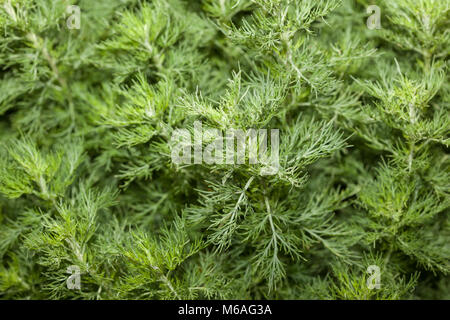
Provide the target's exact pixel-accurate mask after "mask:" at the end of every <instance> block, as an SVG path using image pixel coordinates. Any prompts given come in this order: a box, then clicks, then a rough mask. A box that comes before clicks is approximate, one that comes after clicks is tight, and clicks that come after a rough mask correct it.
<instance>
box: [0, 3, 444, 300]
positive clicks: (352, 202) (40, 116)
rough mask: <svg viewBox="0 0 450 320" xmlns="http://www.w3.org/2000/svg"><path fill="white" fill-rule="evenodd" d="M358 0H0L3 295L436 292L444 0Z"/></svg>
mask: <svg viewBox="0 0 450 320" xmlns="http://www.w3.org/2000/svg"><path fill="white" fill-rule="evenodd" d="M371 4H372V2H370V1H366V0H342V1H340V0H320V1H316V0H302V1H300V0H264V1H263V0H189V1H187V0H146V1H144V0H108V1H106V0H104V1H99V0H98V1H91V0H79V1H56V0H55V1H48V0H33V1H31V0H0V33H1V36H0V298H2V299H267V298H269V299H448V298H449V292H450V282H449V277H448V275H449V273H450V246H449V243H450V215H449V205H450V197H449V196H450V195H449V192H450V189H449V188H450V186H449V181H450V171H449V168H450V167H449V165H450V162H449V157H448V147H449V128H450V123H449V119H450V118H449V107H450V104H449V101H450V100H449V98H450V86H449V81H448V75H447V74H448V68H449V65H448V60H447V58H448V55H449V51H448V50H449V48H450V33H449V21H450V1H449V0H397V1H384V0H383V1H377V5H379V6H380V8H381V16H380V18H381V26H382V28H381V29H374V30H369V29H368V28H367V26H366V23H365V22H366V21H365V20H366V19H367V17H368V14H367V13H366V8H367V6H369V5H371ZM68 5H77V6H79V7H80V8H81V28H80V29H69V28H68V27H67V25H66V20H67V19H68V18H69V15H70V13H68V12H67V11H66V8H67V6H68ZM196 121H201V122H202V124H203V129H204V130H216V132H221V133H222V132H225V131H227V130H230V129H240V130H248V129H278V130H279V132H280V146H279V169H278V171H277V172H276V173H275V174H272V175H267V174H265V173H264V171H263V169H264V168H265V165H266V164H264V163H258V164H251V163H250V162H249V157H250V155H249V154H248V155H246V156H245V160H246V161H245V163H243V164H235V165H230V164H210V163H206V162H203V163H201V164H194V163H192V164H175V163H174V162H172V159H171V152H172V150H173V147H174V145H173V141H172V140H171V137H172V135H173V133H174V132H175V130H177V129H185V130H186V131H185V132H189V133H193V132H194V128H195V123H196ZM210 142H211V140H208V139H207V138H206V139H205V140H204V141H203V146H204V147H206V146H207V145H208V144H209V143H210ZM188 146H189V147H196V145H195V142H191V143H190V144H189V143H188ZM266 160H267V159H266ZM69 266H77V267H78V268H79V269H80V272H81V274H80V277H81V289H69V288H68V287H67V285H66V280H67V278H68V277H69V276H70V274H69V273H68V272H67V268H68V267H69ZM371 266H377V267H378V268H379V270H380V272H381V273H380V280H381V283H380V288H379V289H377V288H372V289H371V288H369V286H368V279H369V277H370V273H369V272H368V268H369V269H370V267H371Z"/></svg>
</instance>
